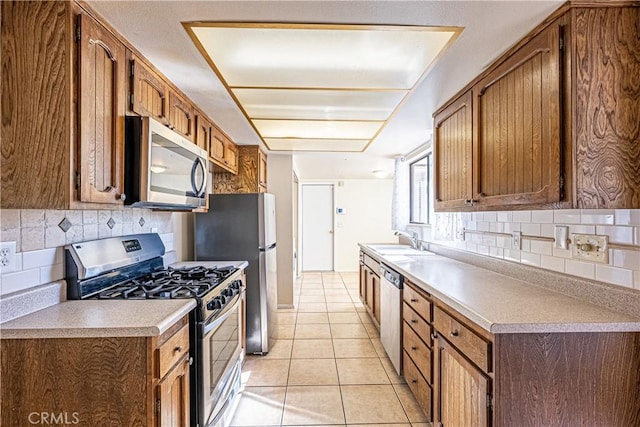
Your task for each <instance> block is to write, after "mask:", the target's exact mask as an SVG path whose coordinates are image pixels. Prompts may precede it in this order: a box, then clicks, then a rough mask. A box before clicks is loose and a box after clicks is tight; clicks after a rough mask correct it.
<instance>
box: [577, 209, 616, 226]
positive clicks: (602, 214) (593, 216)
mask: <svg viewBox="0 0 640 427" xmlns="http://www.w3.org/2000/svg"><path fill="white" fill-rule="evenodd" d="M580 216H581V220H580V221H581V222H582V223H583V224H613V223H614V218H615V211H614V210H613V209H582V211H581V212H580Z"/></svg>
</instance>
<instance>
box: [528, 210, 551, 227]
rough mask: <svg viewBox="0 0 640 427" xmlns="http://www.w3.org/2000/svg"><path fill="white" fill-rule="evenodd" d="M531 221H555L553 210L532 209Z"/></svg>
mask: <svg viewBox="0 0 640 427" xmlns="http://www.w3.org/2000/svg"><path fill="white" fill-rule="evenodd" d="M531 222H538V223H549V224H551V223H553V211H550V210H549V211H531Z"/></svg>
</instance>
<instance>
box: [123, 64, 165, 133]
mask: <svg viewBox="0 0 640 427" xmlns="http://www.w3.org/2000/svg"><path fill="white" fill-rule="evenodd" d="M131 75H132V91H133V93H132V96H131V110H132V111H133V112H134V113H136V114H139V115H141V116H149V117H153V118H154V119H156V120H158V121H159V122H161V123H164V124H168V123H169V117H168V115H169V100H168V91H169V89H168V87H167V84H166V83H165V81H164V80H163V79H162V77H161V76H159V75H158V74H157V73H155V72H154V71H153V70H152V69H151V68H149V67H148V66H147V65H146V64H145V63H144V62H143V61H142V60H140V58H138V57H137V56H136V55H132V59H131Z"/></svg>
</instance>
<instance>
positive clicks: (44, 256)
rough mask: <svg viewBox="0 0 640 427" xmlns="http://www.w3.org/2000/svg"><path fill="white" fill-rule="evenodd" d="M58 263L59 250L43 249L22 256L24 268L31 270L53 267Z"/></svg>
mask: <svg viewBox="0 0 640 427" xmlns="http://www.w3.org/2000/svg"><path fill="white" fill-rule="evenodd" d="M56 261H57V249H56V248H52V249H42V250H39V251H31V252H24V253H23V254H22V268H23V269H24V270H29V269H31V268H38V267H44V266H46V265H53V264H55V263H56Z"/></svg>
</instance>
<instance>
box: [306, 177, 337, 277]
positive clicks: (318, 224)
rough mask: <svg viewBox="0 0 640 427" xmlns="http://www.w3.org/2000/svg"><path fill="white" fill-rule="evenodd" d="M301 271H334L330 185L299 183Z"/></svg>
mask: <svg viewBox="0 0 640 427" xmlns="http://www.w3.org/2000/svg"><path fill="white" fill-rule="evenodd" d="M302 270H303V271H331V270H333V185H330V184H303V185H302Z"/></svg>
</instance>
